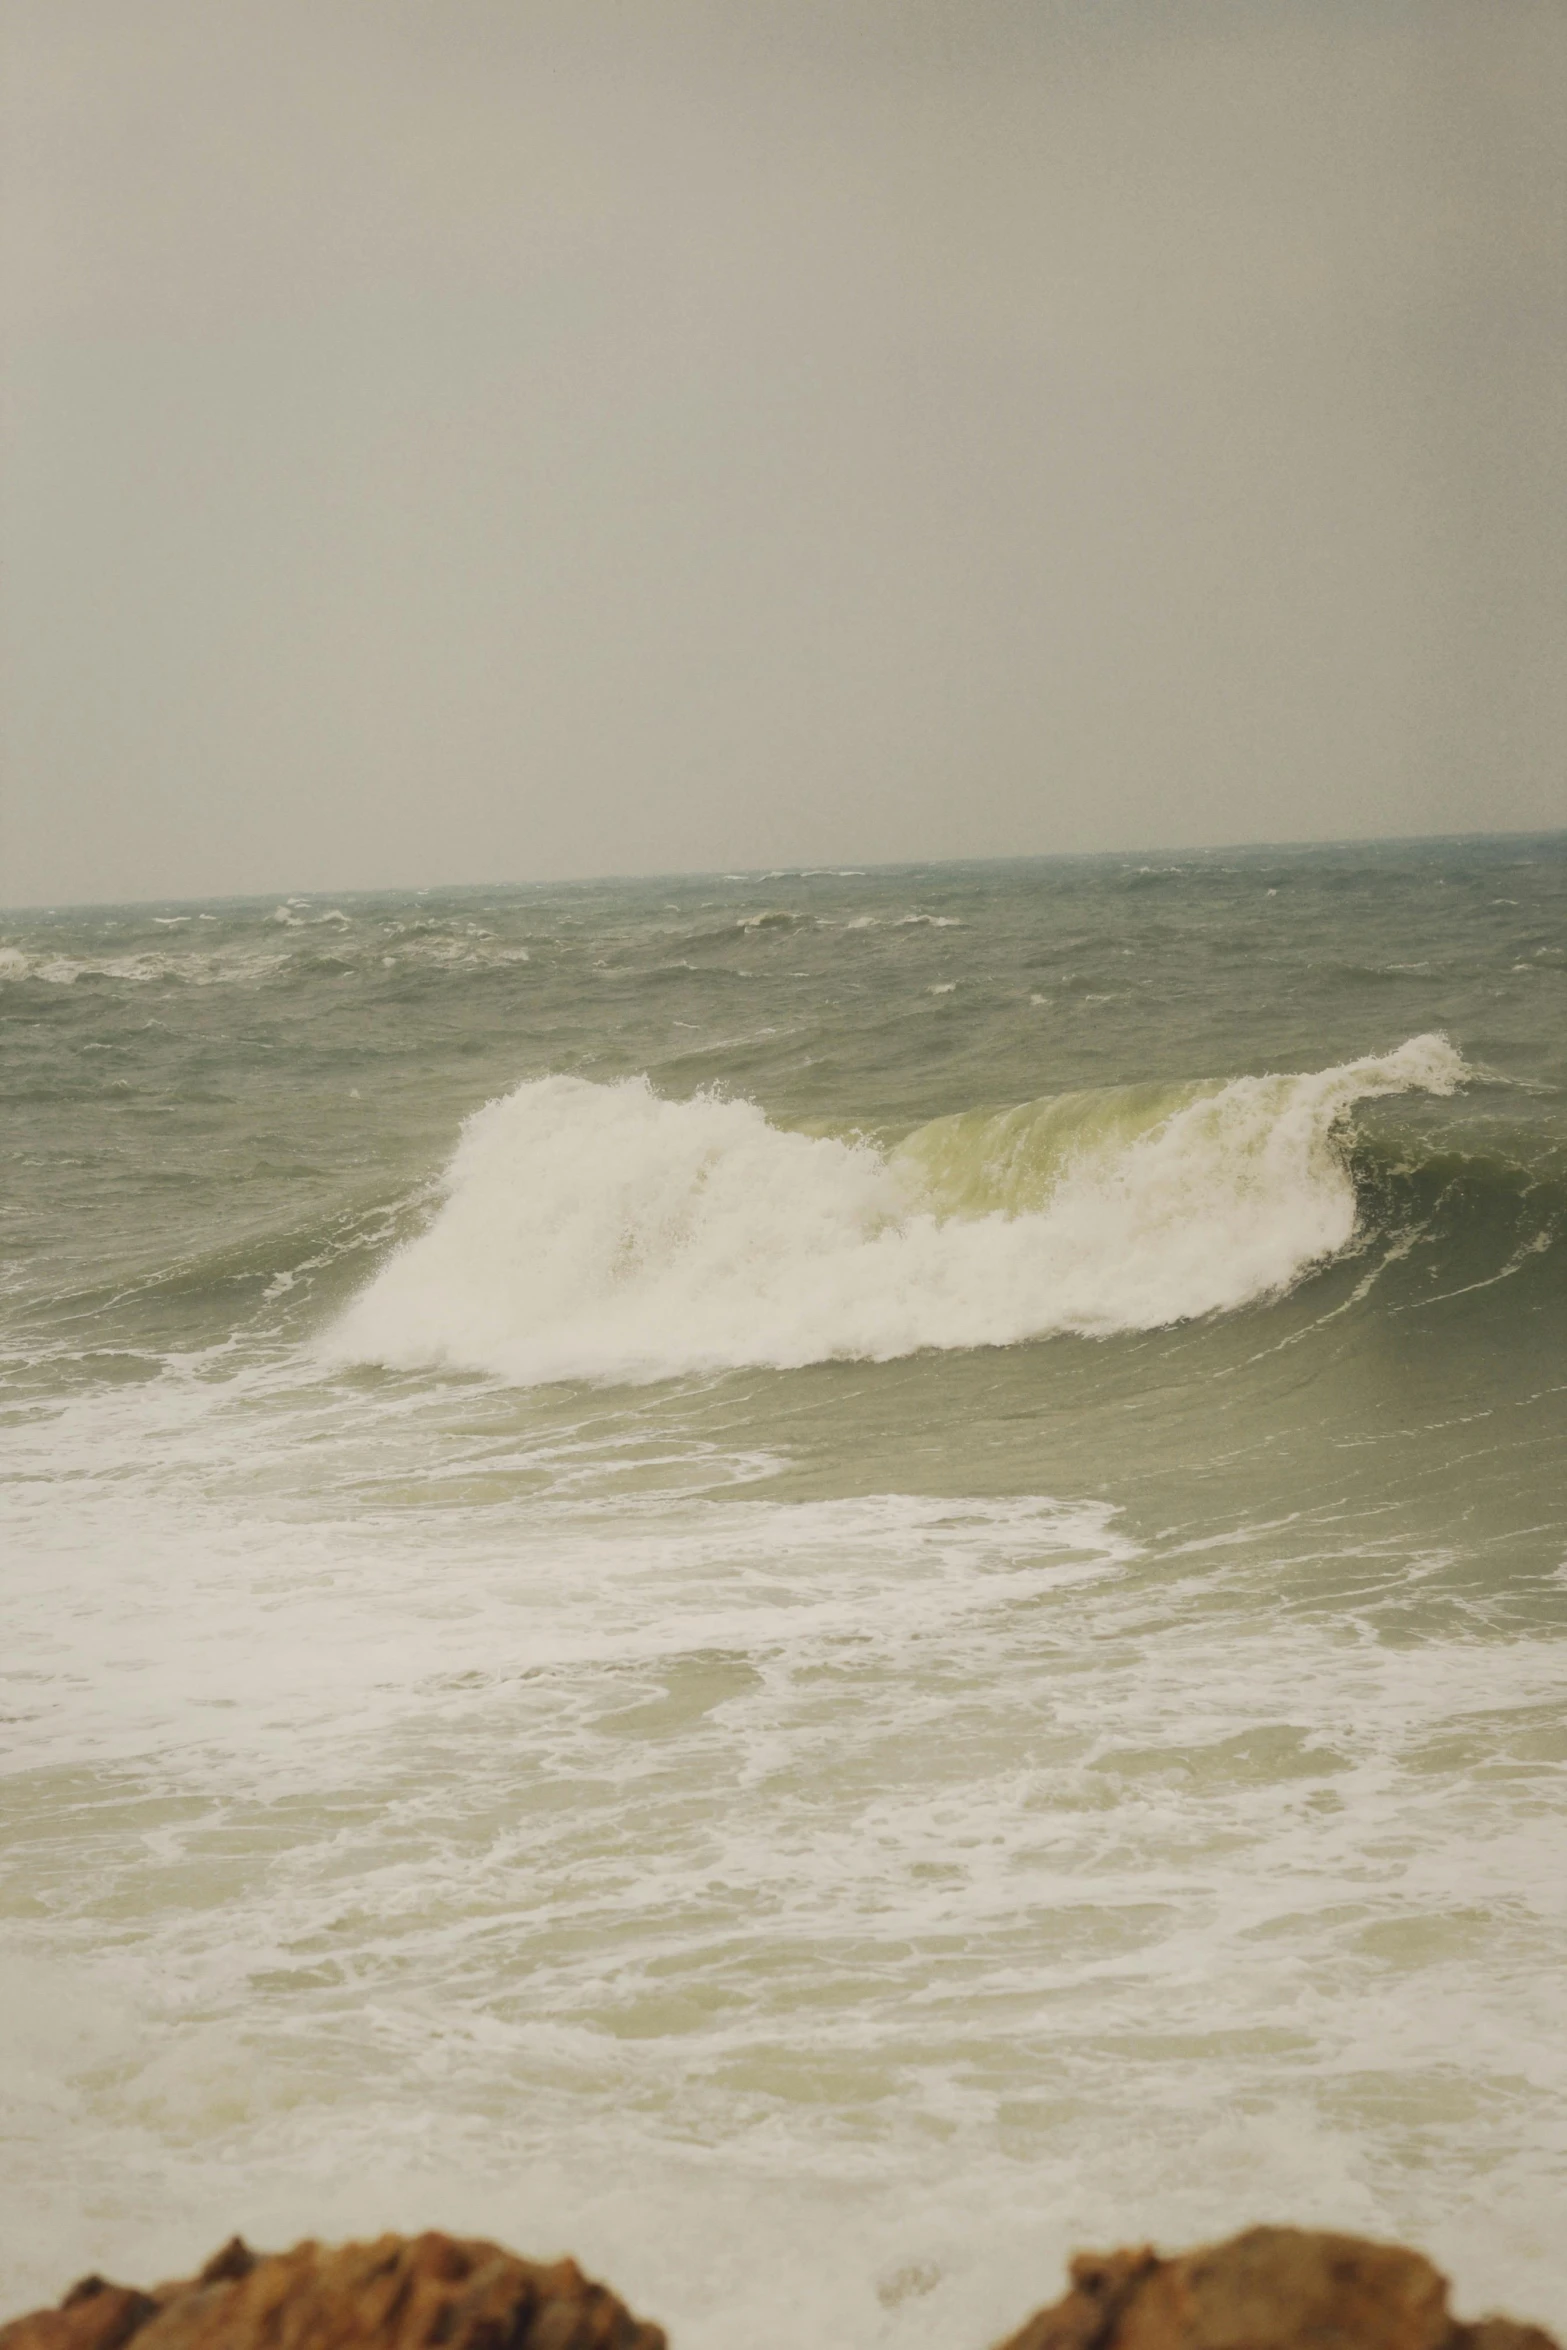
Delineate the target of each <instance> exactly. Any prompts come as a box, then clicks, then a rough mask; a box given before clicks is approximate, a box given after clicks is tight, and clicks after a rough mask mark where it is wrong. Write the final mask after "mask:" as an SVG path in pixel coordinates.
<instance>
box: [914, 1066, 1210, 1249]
mask: <svg viewBox="0 0 1567 2350" xmlns="http://www.w3.org/2000/svg"><path fill="white" fill-rule="evenodd" d="M1219 1090H1220V1088H1219V1087H1218V1086H1217V1085H1216V1084H1206V1085H1204V1084H1195V1085H1124V1086H1108V1087H1098V1088H1092V1089H1088V1088H1085V1089H1084V1090H1083V1091H1081V1092H1077V1093H1061V1094H1052V1095H1047V1096H1045V1097H1044V1098H1043V1099H1042V1100H1040V1101H1032V1102H1019V1103H1018V1104H1017V1105H1016V1107H1015V1108H1013V1109H1009V1110H959V1111H956V1112H954V1113H953V1114H952V1115H951V1116H950V1117H945V1118H932V1119H929V1120H928V1121H927V1122H926V1124H925V1125H923V1126H917V1127H916V1128H915V1130H914V1132H913V1133H912V1134H910V1135H907V1136H906V1137H905V1138H904V1140H903V1141H902V1142H901V1143H899V1144H898V1145H897V1147H896V1149H895V1150H894V1151H893V1152H892V1153H891V1159H892V1163H893V1165H894V1166H895V1167H896V1168H897V1169H898V1171H899V1172H900V1174H902V1175H903V1176H904V1178H905V1179H906V1180H907V1181H908V1182H909V1183H910V1185H911V1187H912V1188H913V1191H914V1193H915V1196H917V1197H919V1198H920V1199H921V1200H922V1201H923V1202H924V1203H925V1204H928V1205H929V1207H930V1208H932V1209H933V1210H934V1211H935V1213H936V1214H938V1215H943V1216H995V1215H1001V1216H1024V1215H1032V1214H1036V1213H1037V1212H1038V1211H1039V1210H1041V1209H1042V1208H1044V1207H1045V1206H1046V1204H1047V1203H1048V1201H1049V1199H1050V1196H1051V1194H1052V1193H1053V1192H1054V1191H1055V1190H1056V1188H1057V1186H1058V1185H1059V1183H1060V1182H1061V1180H1062V1178H1063V1177H1064V1176H1065V1175H1067V1174H1068V1173H1073V1174H1082V1173H1086V1172H1089V1171H1090V1170H1093V1169H1096V1168H1097V1169H1108V1167H1109V1166H1110V1165H1111V1164H1112V1163H1113V1162H1114V1161H1115V1160H1116V1159H1118V1158H1119V1157H1120V1156H1121V1155H1122V1153H1123V1152H1125V1151H1126V1150H1128V1149H1129V1148H1130V1147H1131V1145H1132V1144H1133V1143H1135V1142H1138V1141H1140V1140H1141V1139H1142V1138H1143V1136H1145V1135H1149V1134H1152V1133H1154V1132H1155V1131H1156V1129H1157V1128H1159V1127H1161V1126H1163V1125H1164V1124H1165V1122H1166V1121H1167V1120H1168V1119H1170V1118H1172V1117H1174V1116H1175V1114H1176V1112H1177V1111H1180V1110H1184V1109H1186V1108H1188V1107H1189V1106H1190V1105H1191V1104H1192V1103H1193V1102H1197V1101H1201V1100H1203V1099H1204V1098H1206V1097H1208V1096H1210V1095H1212V1094H1215V1093H1217V1092H1218V1091H1219Z"/></svg>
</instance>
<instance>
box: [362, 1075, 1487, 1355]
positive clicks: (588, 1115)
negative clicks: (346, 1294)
mask: <svg viewBox="0 0 1567 2350" xmlns="http://www.w3.org/2000/svg"><path fill="white" fill-rule="evenodd" d="M1464 1074H1465V1071H1464V1065H1463V1062H1462V1061H1461V1059H1460V1058H1459V1055H1458V1054H1457V1052H1456V1051H1455V1050H1454V1049H1453V1047H1452V1045H1450V1044H1449V1043H1448V1042H1447V1040H1446V1038H1444V1037H1441V1036H1434V1035H1433V1036H1418V1037H1414V1038H1412V1039H1410V1041H1409V1042H1408V1043H1406V1044H1403V1045H1401V1046H1400V1047H1399V1048H1398V1049H1397V1051H1395V1052H1391V1053H1387V1054H1383V1055H1380V1056H1372V1057H1367V1058H1365V1059H1362V1060H1357V1061H1350V1062H1346V1063H1343V1064H1341V1065H1340V1066H1338V1067H1335V1068H1331V1069H1324V1070H1319V1071H1315V1072H1312V1073H1309V1074H1306V1075H1298V1076H1265V1077H1238V1078H1234V1079H1232V1080H1231V1081H1230V1082H1229V1083H1228V1084H1222V1085H1201V1086H1186V1087H1130V1088H1118V1089H1115V1090H1113V1091H1110V1092H1105V1093H1097V1094H1071V1095H1063V1096H1057V1097H1054V1098H1052V1099H1048V1100H1044V1101H1038V1102H1029V1103H1025V1104H1023V1105H1022V1106H1021V1107H1019V1108H1017V1109H1012V1110H1006V1111H1002V1112H999V1113H987V1112H967V1113H963V1114H961V1115H959V1116H957V1117H951V1118H940V1119H935V1120H932V1121H931V1122H930V1124H928V1125H926V1126H923V1127H920V1128H919V1129H917V1130H916V1131H915V1133H913V1134H911V1135H910V1136H908V1137H907V1139H906V1140H905V1141H904V1142H903V1143H902V1144H900V1145H899V1146H897V1147H896V1148H895V1149H893V1150H891V1151H883V1150H881V1149H879V1148H877V1147H876V1146H875V1145H873V1144H871V1143H869V1142H866V1141H863V1140H857V1139H843V1140H840V1139H834V1138H832V1137H820V1136H808V1135H804V1134H796V1133H791V1132H787V1131H784V1130H781V1129H779V1128H777V1127H774V1126H772V1125H770V1124H769V1123H768V1121H767V1119H766V1118H765V1117H764V1116H763V1114H762V1112H761V1111H760V1110H759V1109H758V1108H757V1107H756V1105H755V1104H754V1103H751V1102H747V1101H733V1100H725V1099H722V1098H720V1097H718V1096H715V1095H699V1096H697V1097H696V1098H695V1099H694V1100H690V1101H666V1100H663V1099H662V1098H661V1097H660V1096H658V1095H657V1094H655V1093H654V1092H653V1090H652V1088H651V1086H650V1085H649V1084H648V1082H647V1080H646V1079H645V1078H633V1079H628V1080H626V1081H624V1082H622V1083H619V1084H611V1085H599V1084H592V1083H590V1082H588V1081H587V1080H585V1079H582V1078H574V1077H548V1078H542V1079H539V1080H536V1081H534V1082H530V1083H528V1084H524V1085H520V1086H519V1087H518V1088H517V1089H516V1091H515V1092H514V1093H511V1094H508V1095H507V1096H505V1097H504V1099H502V1100H499V1101H495V1102H491V1103H490V1104H489V1105H488V1106H487V1107H486V1108H484V1109H482V1110H480V1111H478V1112H477V1113H476V1114H475V1115H474V1116H473V1117H472V1118H470V1119H469V1120H468V1122H467V1124H466V1126H465V1127H464V1129H463V1134H462V1139H461V1141H460V1142H459V1144H458V1148H457V1151H456V1153H455V1155H454V1156H453V1158H452V1161H451V1163H450V1165H449V1167H448V1168H447V1170H446V1174H445V1177H444V1182H443V1189H444V1193H445V1197H444V1201H443V1204H442V1206H441V1208H440V1210H439V1212H438V1214H437V1215H436V1217H435V1220H434V1222H433V1223H432V1224H431V1225H430V1227H429V1229H428V1230H427V1231H426V1232H424V1233H423V1234H422V1235H421V1236H420V1237H419V1238H418V1239H416V1240H414V1241H412V1242H410V1243H409V1244H408V1245H407V1246H406V1247H405V1248H403V1249H401V1250H400V1251H399V1252H398V1253H397V1254H396V1255H395V1256H394V1257H392V1258H391V1259H390V1260H389V1262H388V1263H387V1264H386V1265H384V1266H383V1268H382V1269H381V1271H380V1273H379V1274H378V1275H377V1277H376V1278H375V1280H374V1281H373V1282H372V1283H371V1284H370V1286H369V1288H368V1289H367V1290H365V1291H364V1293H363V1294H362V1295H361V1296H360V1297H359V1298H358V1299H357V1301H356V1302H355V1304H354V1305H353V1306H352V1307H351V1308H350V1310H349V1312H348V1313H347V1315H346V1316H345V1317H344V1318H343V1320H342V1321H341V1322H340V1323H339V1324H338V1325H337V1326H336V1328H335V1330H334V1331H333V1332H332V1333H331V1335H330V1337H329V1339H328V1340H327V1342H326V1351H327V1353H328V1354H329V1356H330V1357H331V1358H333V1359H335V1360H337V1361H353V1362H377V1363H383V1364H386V1365H389V1366H395V1367H404V1368H413V1367H415V1366H421V1365H429V1364H445V1365H450V1366H452V1367H460V1368H463V1369H469V1370H481V1371H488V1372H492V1373H495V1374H497V1375H499V1376H500V1377H502V1378H505V1379H509V1380H513V1381H515V1382H517V1383H519V1384H525V1385H532V1384H536V1383H539V1382H542V1381H546V1380H551V1379H563V1378H599V1379H606V1378H621V1379H625V1378H630V1379H651V1378H661V1377H667V1376H670V1375H672V1374H676V1373H680V1372H686V1371H695V1370H711V1369H723V1368H738V1367H740V1366H743V1365H773V1366H776V1367H779V1368H789V1367H794V1366H798V1365H802V1364H805V1363H812V1362H822V1361H828V1360H831V1359H834V1358H846V1357H847V1358H859V1359H868V1360H876V1361H883V1360H887V1359H889V1358H891V1357H893V1356H897V1355H904V1354H910V1353H913V1352H915V1351H917V1350H918V1349H921V1348H926V1347H972V1346H1006V1345H1012V1344H1015V1343H1016V1342H1018V1341H1019V1340H1023V1339H1028V1338H1037V1337H1043V1336H1046V1335H1048V1334H1050V1333H1054V1332H1078V1333H1081V1334H1084V1335H1107V1334H1110V1333H1112V1332H1116V1331H1126V1330H1146V1329H1155V1328H1159V1327H1161V1326H1164V1325H1167V1324H1169V1323H1173V1322H1179V1321H1184V1320H1188V1319H1190V1318H1191V1317H1193V1316H1196V1315H1202V1314H1211V1313H1221V1312H1226V1311H1231V1310H1233V1309H1234V1308H1236V1307H1238V1306H1242V1305H1245V1304H1246V1303H1248V1302H1249V1301H1251V1300H1253V1299H1257V1298H1261V1297H1266V1296H1269V1295H1272V1294H1276V1293H1277V1292H1278V1291H1280V1290H1283V1289H1286V1288H1288V1287H1289V1286H1290V1284H1291V1283H1292V1282H1294V1281H1296V1280H1298V1279H1299V1278H1300V1277H1301V1275H1302V1274H1303V1273H1305V1272H1306V1271H1307V1270H1308V1269H1309V1268H1310V1267H1311V1266H1313V1265H1315V1264H1317V1263H1319V1262H1320V1261H1321V1260H1322V1259H1323V1258H1325V1257H1328V1256H1331V1255H1333V1254H1334V1253H1335V1252H1336V1251H1338V1250H1340V1249H1342V1248H1344V1247H1345V1246H1346V1245H1347V1244H1348V1242H1349V1241H1350V1240H1351V1238H1352V1237H1353V1234H1354V1228H1355V1193H1354V1186H1353V1183H1352V1180H1351V1177H1350V1174H1349V1171H1348V1168H1347V1166H1346V1164H1345V1160H1344V1156H1343V1153H1342V1151H1341V1149H1340V1147H1339V1144H1338V1141H1337V1139H1336V1135H1335V1129H1336V1127H1337V1126H1338V1124H1339V1122H1340V1120H1341V1119H1342V1118H1343V1116H1344V1114H1345V1113H1346V1111H1347V1110H1348V1109H1349V1108H1350V1106H1351V1105H1352V1104H1353V1103H1354V1102H1356V1101H1358V1100H1362V1099H1364V1098H1366V1097H1367V1096H1370V1095H1376V1094H1392V1093H1402V1092H1407V1091H1412V1090H1418V1091H1422V1092H1426V1093H1438V1094H1445V1093H1451V1092H1452V1091H1453V1090H1454V1089H1455V1087H1456V1086H1457V1085H1458V1084H1459V1083H1460V1082H1461V1080H1462V1078H1463V1076H1464Z"/></svg>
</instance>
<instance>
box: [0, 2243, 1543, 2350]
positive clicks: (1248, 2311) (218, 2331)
mask: <svg viewBox="0 0 1567 2350" xmlns="http://www.w3.org/2000/svg"><path fill="white" fill-rule="evenodd" d="M1071 2277H1072V2286H1071V2290H1070V2292H1068V2293H1067V2294H1066V2296H1065V2298H1064V2299H1062V2300H1060V2301H1057V2302H1055V2303H1054V2304H1053V2305H1052V2306H1051V2307H1050V2308H1048V2309H1041V2310H1040V2311H1038V2313H1037V2314H1036V2315H1035V2316H1033V2317H1031V2318H1030V2319H1029V2321H1028V2323H1027V2324H1026V2325H1025V2326H1024V2327H1022V2328H1021V2330H1020V2331H1019V2332H1017V2333H1015V2334H1014V2335H1012V2337H1011V2339H1010V2340H1009V2341H1007V2342H1005V2343H1003V2344H1001V2345H1000V2346H999V2350H1557V2345H1556V2344H1555V2343H1554V2342H1553V2341H1552V2340H1551V2338H1550V2336H1549V2335H1548V2334H1545V2333H1542V2332H1541V2331H1540V2329H1539V2327H1538V2326H1530V2325H1518V2324H1515V2323H1514V2321H1513V2320H1512V2319H1511V2318H1505V2317H1488V2318H1482V2319H1481V2320H1480V2321H1479V2322H1478V2323H1477V2324H1473V2325H1464V2324H1461V2323H1460V2322H1459V2321H1458V2320H1457V2319H1456V2318H1454V2317H1453V2316H1451V2315H1450V2314H1449V2311H1448V2307H1447V2281H1446V2279H1445V2278H1444V2277H1443V2276H1441V2275H1440V2274H1439V2272H1438V2271H1437V2270H1436V2269H1434V2268H1433V2267H1432V2266H1431V2263H1430V2262H1429V2261H1428V2260H1426V2259H1424V2258H1423V2257H1422V2256H1421V2254H1420V2253H1418V2252H1406V2251H1404V2250H1402V2249H1401V2248H1400V2247H1399V2246H1398V2245H1396V2244H1370V2243H1367V2242H1366V2241H1365V2240H1364V2239H1363V2238H1361V2237H1359V2236H1330V2235H1321V2234H1315V2233H1311V2232H1309V2231H1307V2230H1306V2229H1303V2228H1250V2229H1248V2230H1247V2232H1246V2234H1245V2235H1243V2236H1234V2237H1232V2238H1231V2239H1230V2240H1229V2242H1228V2243H1225V2244H1208V2245H1203V2246H1201V2247H1199V2249H1198V2250H1197V2251H1195V2252H1183V2253H1181V2254H1179V2255H1177V2257H1175V2258H1174V2259H1171V2260H1164V2259H1161V2258H1160V2256H1159V2254H1158V2253H1156V2252H1154V2251H1151V2250H1144V2251H1141V2252H1107V2253H1097V2252H1091V2253H1080V2254H1079V2255H1078V2257H1077V2258H1076V2259H1075V2260H1074V2261H1073V2262H1072V2265H1071ZM132 2340H134V2342H135V2346H136V2350H666V2345H665V2340H664V2335H663V2333H662V2331H661V2330H660V2328H659V2327H657V2326H655V2325H647V2324H645V2323H644V2322H643V2321H642V2320H641V2319H640V2318H635V2317H633V2316H632V2314H631V2312H630V2310H629V2309H627V2308H626V2306H625V2305H624V2303H623V2302H620V2301H617V2300H616V2298H615V2296H614V2294H613V2293H611V2292H610V2291H609V2290H608V2289H607V2288H606V2287H605V2286H603V2285H595V2284H592V2283H590V2282H589V2280H588V2279H587V2278H586V2277H584V2276H583V2274H582V2272H581V2270H580V2269H579V2268H578V2267H577V2266H576V2264H575V2262H574V2261H570V2260H561V2261H557V2262H555V2263H554V2265H553V2266H551V2267H541V2266H540V2265H539V2264H538V2263H537V2262H535V2261H531V2260H519V2259H517V2257H516V2256H515V2254H513V2253H510V2252H503V2251H502V2250H501V2248H500V2247H499V2245H496V2244H485V2243H479V2242H468V2241H461V2240H459V2239H457V2238H455V2237H452V2236H439V2235H426V2236H411V2237H410V2236H382V2237H379V2238H378V2239H377V2241H376V2242H375V2243H373V2244H343V2245H339V2246H337V2247H336V2248H335V2249H334V2248H329V2247H323V2246H322V2245H320V2244H314V2243H306V2244H296V2245H295V2247H294V2249H293V2251H292V2252H280V2253H275V2254H271V2255H266V2254H257V2253H254V2252H252V2251H251V2250H250V2249H249V2248H248V2246H246V2245H245V2244H243V2243H242V2242H241V2241H240V2239H239V2238H238V2237H237V2236H236V2237H235V2238H234V2239H233V2241H232V2242H231V2243H229V2244H225V2246H224V2247H223V2250H222V2251H221V2252H219V2253H216V2254H214V2256H213V2258H212V2259H211V2260H209V2261H208V2263H207V2265H206V2267H205V2268H204V2269H203V2270H202V2272H201V2274H200V2276H198V2277H191V2278H188V2279H185V2280H182V2281H181V2282H179V2283H176V2284H170V2285H158V2286H155V2287H154V2288H153V2289H152V2290H151V2291H150V2292H145V2293H144V2292H140V2291H138V2290H136V2289H135V2288H134V2287H132V2286H128V2285H110V2284H106V2283H105V2282H104V2280H103V2278H102V2277H84V2278H83V2280H82V2282H81V2283H80V2284H79V2285H74V2286H73V2287H72V2288H71V2290H70V2292H69V2293H67V2295H66V2296H65V2299H64V2300H63V2301H62V2302H61V2304H60V2306H59V2308H58V2309H39V2310H35V2311H34V2312H33V2314H32V2315H31V2316H30V2317H19V2318H16V2319H14V2320H13V2321H12V2323H11V2324H10V2325H7V2326H0V2350H123V2346H124V2345H125V2344H126V2343H128V2342H131V2341H132ZM954 2350H964V2345H961V2344H957V2345H954Z"/></svg>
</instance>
